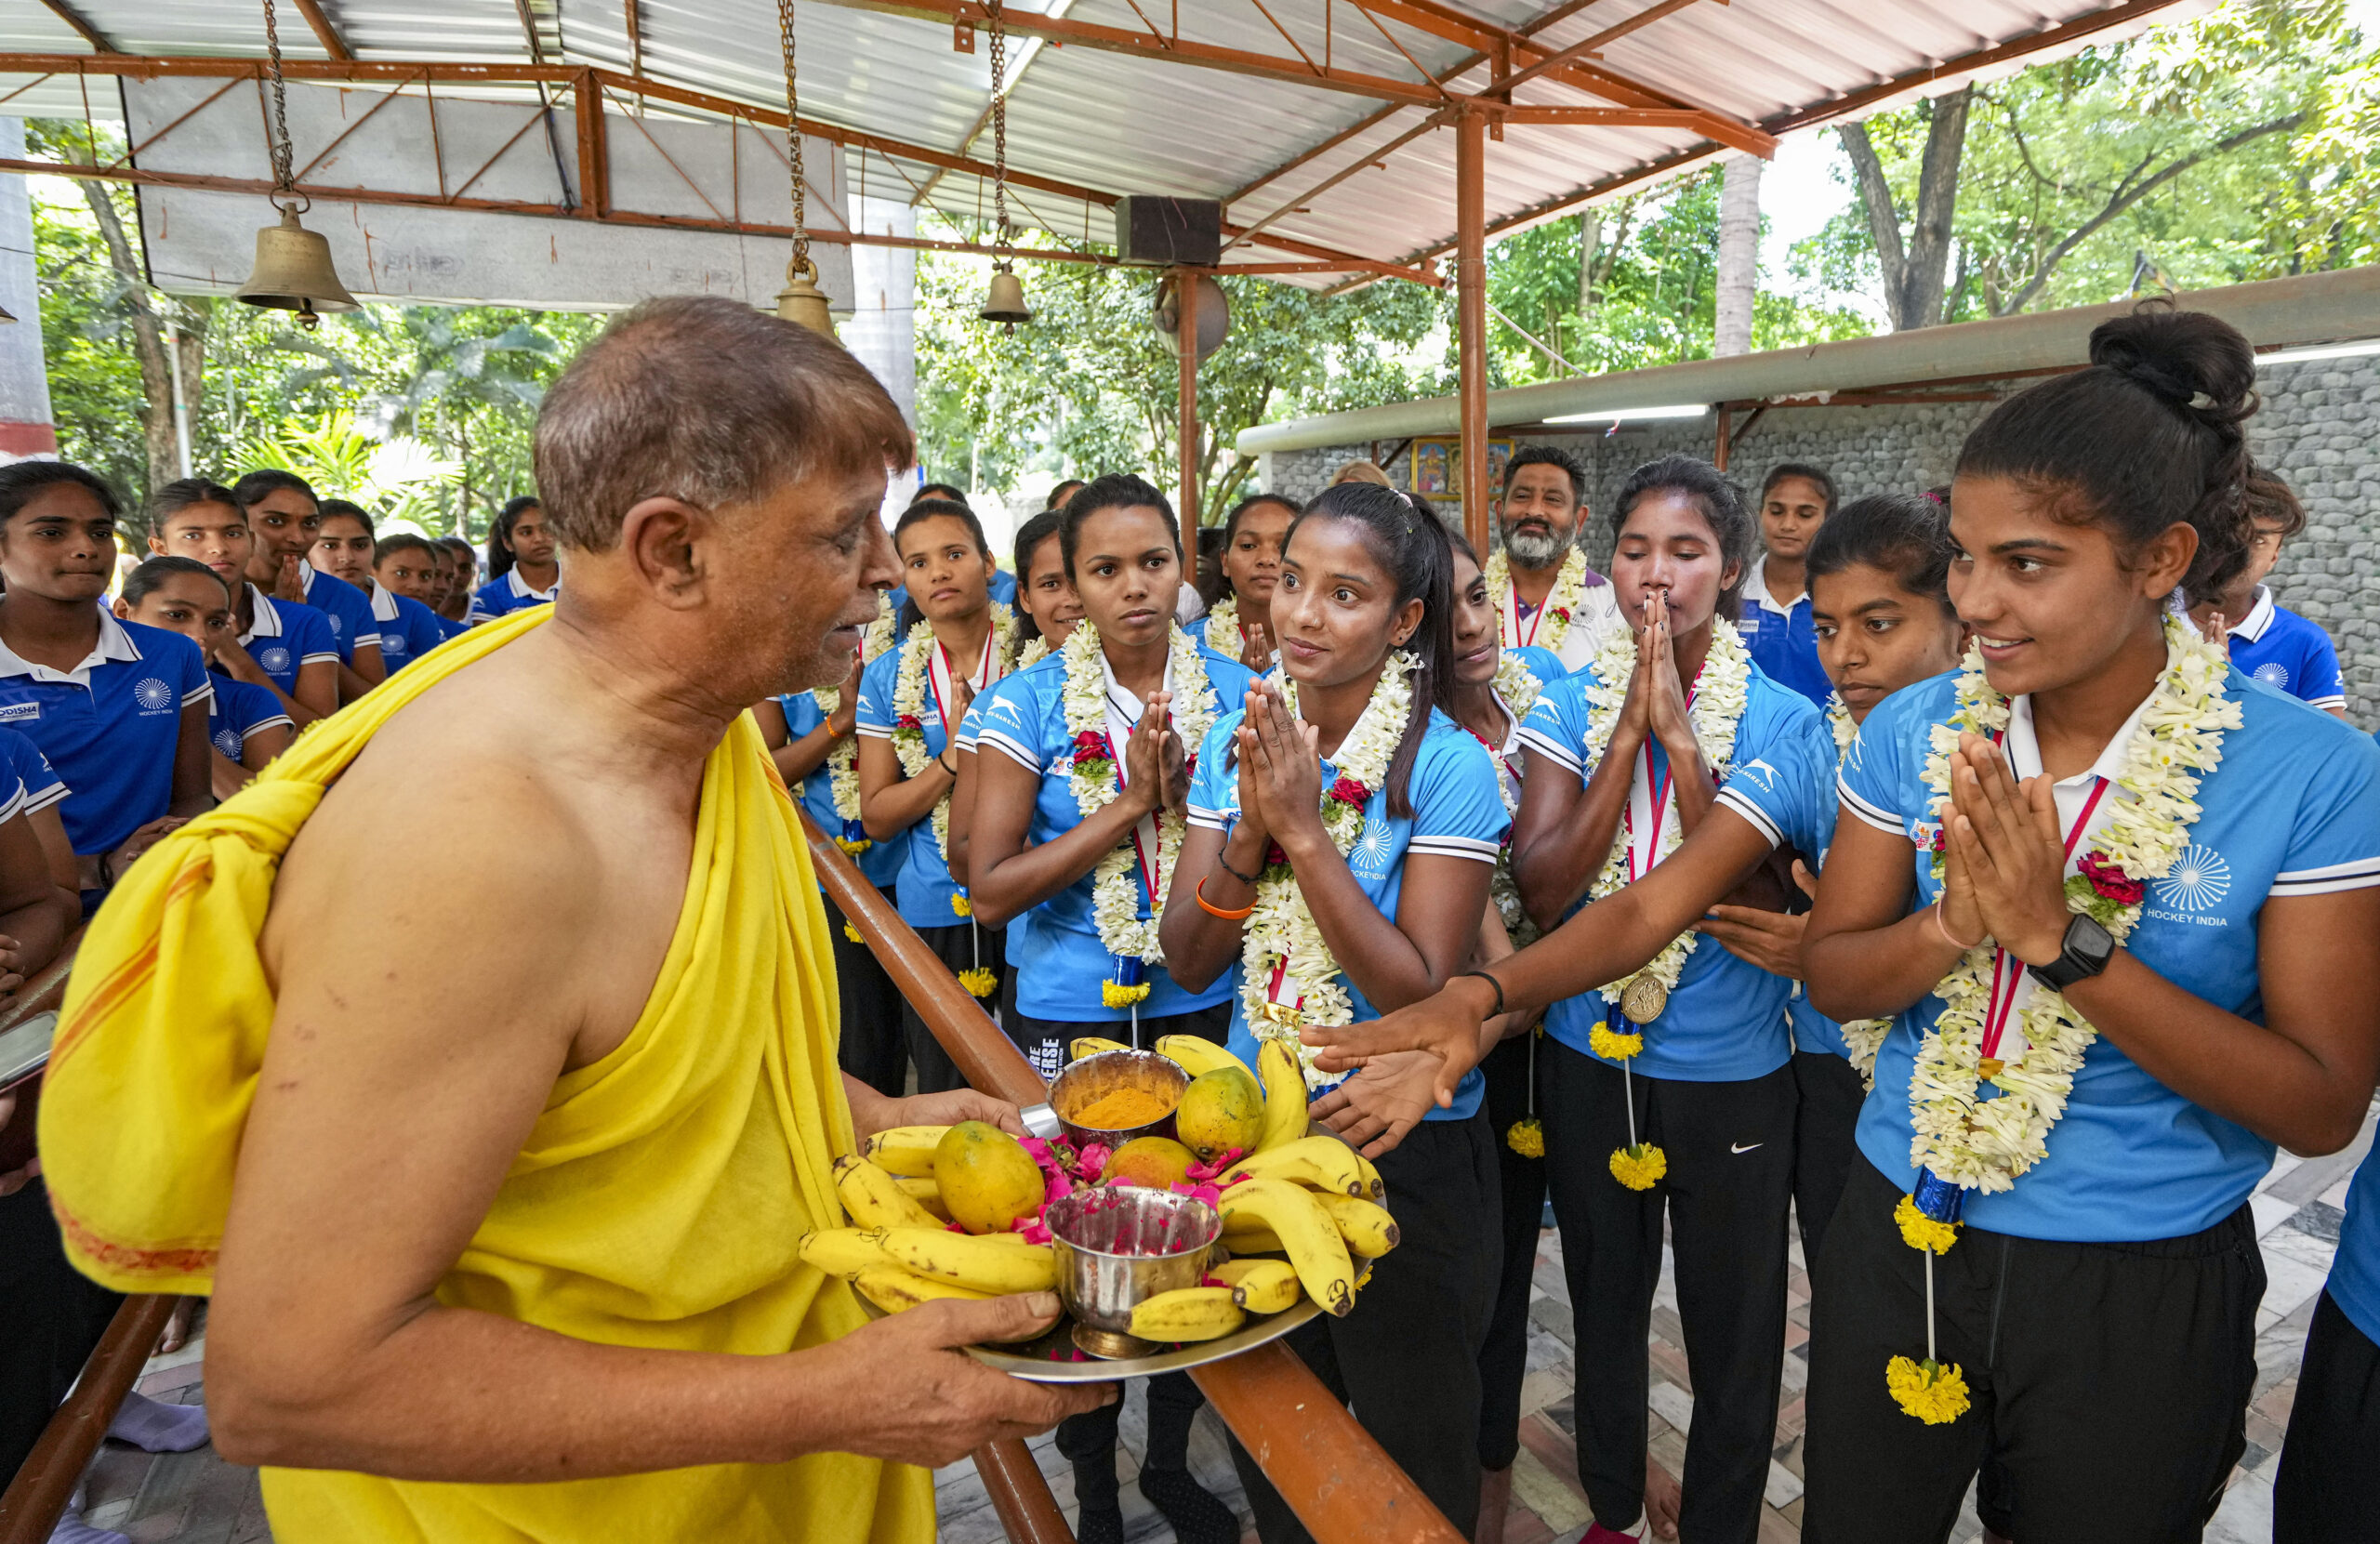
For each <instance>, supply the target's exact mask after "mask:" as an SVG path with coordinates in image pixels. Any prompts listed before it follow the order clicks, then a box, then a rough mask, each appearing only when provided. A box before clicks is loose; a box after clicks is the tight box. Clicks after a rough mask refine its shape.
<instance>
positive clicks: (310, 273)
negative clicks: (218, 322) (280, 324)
mask: <svg viewBox="0 0 2380 1544" xmlns="http://www.w3.org/2000/svg"><path fill="white" fill-rule="evenodd" d="M234 295H235V297H236V298H238V299H242V300H245V301H246V302H247V303H248V304H249V305H251V306H266V307H270V308H271V309H272V310H284V311H296V312H297V313H298V325H299V326H301V327H304V328H305V329H306V330H307V331H309V332H311V331H312V330H313V328H314V324H315V323H316V321H317V320H318V319H319V316H318V313H320V312H323V311H351V310H355V308H356V299H355V297H354V296H352V295H350V294H348V293H347V286H346V285H345V284H340V283H339V282H338V270H337V268H336V267H334V266H333V265H332V263H331V244H330V240H329V238H328V237H325V236H323V235H321V234H319V233H317V232H315V231H309V230H307V229H306V228H305V227H304V226H302V225H300V224H298V210H297V208H296V207H295V206H294V205H285V204H284V205H282V206H281V223H280V224H279V225H268V226H266V227H265V228H264V229H263V230H261V231H258V232H257V266H256V270H255V271H253V272H251V273H250V274H249V275H248V282H247V283H246V284H242V285H241V286H240V287H239V289H238V290H236V291H235V292H234Z"/></svg>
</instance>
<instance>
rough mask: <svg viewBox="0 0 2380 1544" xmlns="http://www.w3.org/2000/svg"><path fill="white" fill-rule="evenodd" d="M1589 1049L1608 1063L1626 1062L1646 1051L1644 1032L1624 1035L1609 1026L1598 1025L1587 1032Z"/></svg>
mask: <svg viewBox="0 0 2380 1544" xmlns="http://www.w3.org/2000/svg"><path fill="white" fill-rule="evenodd" d="M1587 1049H1589V1050H1592V1051H1593V1052H1594V1053H1595V1054H1596V1055H1597V1056H1600V1057H1602V1058H1603V1059H1604V1060H1605V1061H1607V1062H1625V1061H1627V1060H1628V1059H1629V1058H1630V1057H1632V1056H1634V1055H1636V1054H1638V1053H1639V1052H1641V1051H1643V1050H1644V1049H1645V1036H1644V1034H1643V1032H1642V1031H1631V1032H1629V1033H1626V1034H1623V1033H1621V1032H1620V1031H1619V1030H1616V1029H1614V1028H1612V1027H1611V1026H1610V1025H1609V1024H1597V1025H1595V1026H1594V1027H1593V1029H1590V1030H1588V1031H1587Z"/></svg>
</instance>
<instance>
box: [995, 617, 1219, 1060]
mask: <svg viewBox="0 0 2380 1544" xmlns="http://www.w3.org/2000/svg"><path fill="white" fill-rule="evenodd" d="M1198 653H1199V660H1200V663H1202V664H1203V665H1204V666H1206V669H1207V684H1208V689H1209V692H1210V694H1211V696H1212V698H1213V700H1212V702H1211V703H1210V705H1209V706H1208V711H1209V713H1210V714H1211V715H1213V716H1215V717H1217V718H1220V716H1221V715H1222V714H1223V712H1225V711H1227V710H1230V709H1234V708H1236V707H1238V706H1240V705H1241V704H1242V703H1243V702H1245V701H1246V699H1247V695H1248V682H1249V679H1250V678H1249V673H1248V671H1247V670H1246V669H1244V668H1243V667H1241V666H1239V665H1238V664H1237V663H1236V662H1235V661H1233V660H1229V659H1225V658H1224V657H1223V655H1221V654H1219V653H1215V652H1214V651H1213V650H1211V649H1204V648H1202V649H1200V650H1199V652H1198ZM1167 684H1168V685H1169V686H1170V687H1171V688H1172V689H1173V690H1174V691H1176V692H1177V693H1178V692H1180V691H1181V690H1182V688H1181V686H1180V684H1179V683H1177V682H1174V681H1173V680H1171V678H1170V675H1169V677H1168V682H1167ZM1065 686H1066V662H1065V659H1064V656H1063V655H1061V654H1052V655H1050V656H1049V657H1047V658H1044V659H1042V660H1040V661H1038V663H1036V664H1035V665H1033V666H1031V667H1029V668H1027V669H1025V670H1021V671H1019V672H1017V673H1016V674H1014V675H1012V676H1009V677H1007V678H1005V679H1004V680H1001V681H1000V682H999V683H998V685H997V686H995V687H994V688H993V689H992V690H991V691H989V692H986V693H984V695H983V696H981V697H978V698H977V699H976V701H975V705H974V707H973V708H972V710H971V711H970V712H969V714H968V716H967V719H968V724H969V725H970V726H972V730H973V732H974V735H975V741H976V754H977V755H978V756H986V755H994V754H998V755H1003V756H1006V757H1007V758H1008V759H1011V760H1012V761H1014V762H1016V763H1017V764H1018V765H1019V766H1022V767H1024V768H1025V770H1027V771H1028V772H1034V773H1036V774H1038V776H1039V777H1040V779H1041V789H1040V792H1039V794H1038V795H1037V796H1036V798H1035V799H1034V804H1033V820H1032V824H1031V825H1030V826H1029V827H1028V828H1027V831H1026V834H1025V839H1026V840H1027V841H1028V842H1030V843H1031V844H1032V845H1034V846H1037V847H1038V846H1039V845H1041V844H1042V843H1044V842H1048V841H1052V840H1055V839H1056V838H1059V837H1062V836H1064V835H1065V834H1066V833H1067V832H1069V831H1071V830H1073V829H1074V828H1075V827H1076V826H1078V825H1081V824H1082V810H1081V806H1080V805H1079V804H1078V802H1077V801H1076V798H1075V791H1074V763H1075V732H1074V731H1072V730H1070V729H1068V728H1067V727H1066V706H1065ZM1109 690H1110V691H1111V693H1116V694H1117V696H1116V702H1117V707H1118V708H1119V709H1120V710H1122V711H1124V712H1125V713H1126V714H1127V716H1128V717H1130V718H1132V719H1137V718H1138V717H1139V707H1140V705H1139V704H1138V703H1137V702H1134V701H1132V700H1131V698H1130V696H1129V694H1125V693H1123V692H1122V689H1121V688H1120V687H1117V686H1115V685H1114V684H1113V683H1112V682H1111V683H1110V687H1109ZM1175 711H1176V713H1177V715H1178V714H1179V712H1180V711H1181V708H1180V705H1177V706H1176V709H1175ZM1103 732H1104V731H1103ZM962 733H963V731H962ZM1183 748H1184V750H1185V752H1187V753H1188V754H1190V755H1193V756H1197V755H1200V754H1202V750H1203V747H1200V746H1185V747H1183ZM1109 751H1110V754H1111V755H1117V756H1120V754H1121V747H1120V746H1110V747H1109ZM1193 776H1194V777H1195V776H1196V769H1195V768H1193ZM1156 859H1157V853H1156V852H1155V851H1149V852H1147V854H1146V861H1147V864H1152V865H1153V864H1155V862H1156ZM1136 867H1137V868H1138V871H1139V875H1140V877H1139V878H1136V879H1135V880H1134V881H1133V892H1134V894H1135V895H1136V896H1138V898H1139V907H1140V913H1139V914H1140V915H1141V916H1142V917H1151V916H1154V915H1155V914H1156V910H1157V908H1161V907H1162V906H1163V905H1164V904H1165V896H1164V895H1163V893H1161V892H1160V893H1159V894H1158V895H1157V896H1156V897H1155V899H1154V902H1152V899H1151V897H1150V895H1149V891H1148V878H1147V872H1146V868H1145V867H1144V866H1140V865H1136ZM1172 879H1173V876H1172V875H1170V874H1167V875H1164V876H1162V877H1161V878H1159V879H1158V881H1157V883H1158V886H1159V888H1160V891H1162V890H1163V888H1164V887H1167V886H1170V884H1171V883H1172ZM1094 888H1095V887H1094V884H1093V880H1092V877H1091V875H1090V874H1085V875H1083V876H1082V877H1081V878H1078V879H1077V880H1076V881H1075V882H1074V883H1073V884H1071V885H1068V886H1067V887H1066V888H1065V889H1064V890H1062V891H1058V892H1057V893H1056V894H1055V895H1052V896H1051V897H1050V898H1049V899H1048V900H1046V901H1043V902H1042V903H1041V904H1039V905H1038V906H1035V907H1033V908H1032V909H1031V910H1030V911H1029V912H1028V913H1026V915H1027V916H1029V917H1032V918H1033V925H1032V927H1031V928H1029V929H1027V930H1025V931H1024V932H1022V933H1014V932H1012V933H1011V934H1010V936H1009V953H1008V959H1009V964H1010V966H1011V967H1012V968H1013V969H1014V970H1015V971H1016V1006H1017V1008H1018V1010H1020V1011H1022V1012H1024V1013H1026V1014H1029V1015H1030V1016H1032V1017H1033V1018H1036V1019H1053V1020H1059V1021H1064V1022H1075V1023H1092V1022H1112V1023H1121V1022H1122V1021H1124V1020H1126V1019H1128V1018H1130V1017H1131V1010H1130V1009H1126V1008H1109V1007H1107V1006H1106V1005H1105V1003H1104V1001H1103V1000H1102V995H1101V992H1100V985H1101V983H1103V982H1106V981H1118V982H1120V981H1123V980H1124V979H1125V978H1124V976H1123V974H1122V970H1123V967H1122V966H1120V965H1119V964H1118V962H1117V957H1116V956H1114V955H1112V954H1110V953H1108V952H1107V949H1106V948H1105V946H1104V945H1103V944H1101V943H1100V941H1099V929H1098V927H1097V926H1096V925H1095V924H1094V923H1093V922H1092V920H1091V892H1092V891H1093V889H1094ZM1145 969H1146V974H1145V977H1144V980H1145V981H1146V982H1147V983H1148V988H1149V995H1148V997H1147V999H1146V1000H1144V1002H1142V1003H1141V1005H1140V1010H1141V1012H1142V1013H1144V1014H1145V1015H1149V1016H1152V1017H1156V1016H1162V1015H1165V1014H1170V1013H1188V1012H1192V1011H1194V1010H1197V1009H1201V1008H1210V1007H1212V1006H1213V1005H1214V1004H1216V1003H1219V1002H1222V1001H1223V998H1224V997H1225V996H1229V995H1230V993H1231V990H1232V985H1231V983H1230V982H1229V981H1226V980H1218V981H1216V982H1214V983H1211V984H1210V985H1209V986H1208V988H1207V989H1206V990H1205V991H1204V992H1189V991H1185V990H1184V989H1183V988H1182V987H1181V986H1179V985H1177V984H1176V983H1174V980H1173V977H1172V976H1171V975H1170V974H1169V973H1168V972H1167V971H1166V970H1165V968H1164V967H1163V966H1161V965H1153V966H1149V967H1146V968H1145Z"/></svg>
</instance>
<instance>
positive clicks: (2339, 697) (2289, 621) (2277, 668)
mask: <svg viewBox="0 0 2380 1544" xmlns="http://www.w3.org/2000/svg"><path fill="white" fill-rule="evenodd" d="M2230 642H2231V663H2232V664H2234V665H2236V666H2239V667H2240V669H2241V672H2242V673H2243V674H2245V675H2247V676H2248V677H2249V678H2250V679H2251V680H2260V681H2262V682H2264V683H2265V684H2266V685H2267V686H2269V687H2272V688H2273V689H2274V690H2276V691H2280V692H2286V693H2289V694H2290V695H2291V696H2293V697H2295V698H2296V699H2297V700H2298V701H2299V702H2303V703H2311V704H2312V705H2313V706H2316V707H2336V708H2345V707H2346V706H2347V682H2346V680H2345V679H2344V678H2343V677H2341V676H2340V674H2339V652H2338V650H2336V649H2335V648H2334V647H2332V645H2331V635H2330V634H2328V633H2326V632H2324V631H2323V630H2322V629H2321V627H2320V626H2318V625H2317V624H2315V623H2313V622H2309V621H2307V619H2306V618H2305V617H2302V616H2300V615H2298V614H2296V613H2295V612H2294V611H2291V610H2290V609H2289V608H2288V607H2286V606H2281V605H2276V604H2274V602H2273V598H2272V591H2271V590H2268V589H2267V588H2265V587H2263V586H2262V585H2258V586H2257V587H2256V603H2255V604H2254V606H2251V607H2250V608H2248V614H2247V616H2246V617H2245V618H2244V619H2242V620H2241V622H2240V624H2239V625H2238V626H2237V627H2233V628H2232V629H2231V640H2230Z"/></svg>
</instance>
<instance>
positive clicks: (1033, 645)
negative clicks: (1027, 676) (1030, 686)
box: [1014, 633, 1050, 670]
mask: <svg viewBox="0 0 2380 1544" xmlns="http://www.w3.org/2000/svg"><path fill="white" fill-rule="evenodd" d="M1049 657H1050V637H1049V635H1048V634H1047V633H1043V634H1041V635H1039V636H1038V637H1034V638H1028V639H1026V640H1025V647H1024V648H1022V649H1019V650H1018V651H1017V652H1016V665H1015V666H1014V667H1015V668H1016V669H1019V670H1022V669H1024V668H1025V666H1028V665H1038V664H1040V663H1041V662H1042V661H1043V660H1045V659H1047V658H1049Z"/></svg>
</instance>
